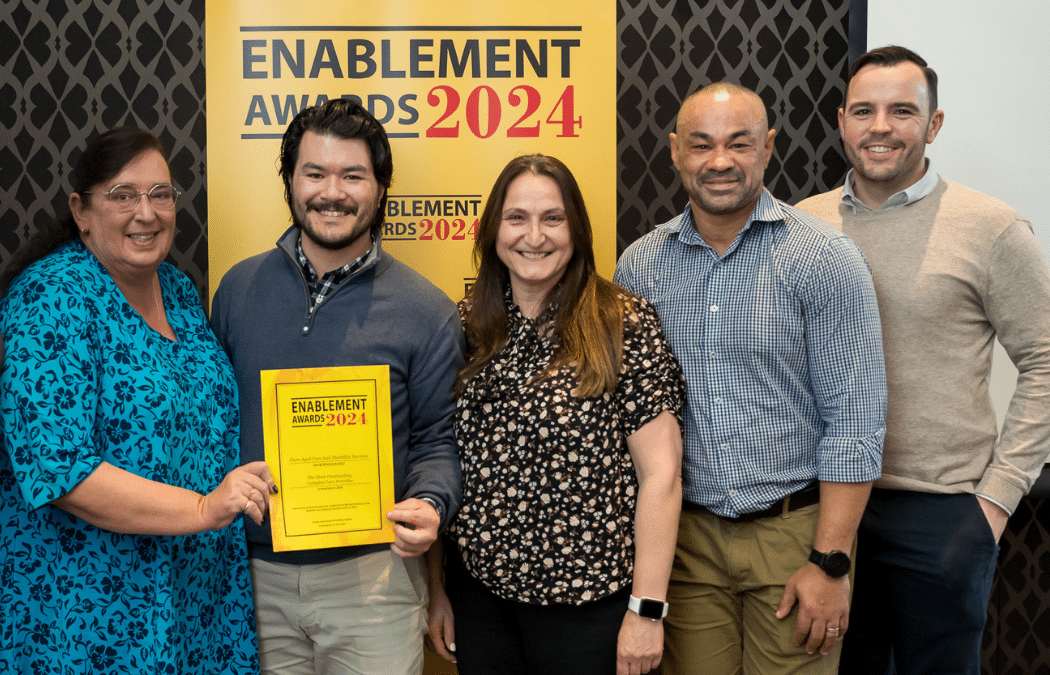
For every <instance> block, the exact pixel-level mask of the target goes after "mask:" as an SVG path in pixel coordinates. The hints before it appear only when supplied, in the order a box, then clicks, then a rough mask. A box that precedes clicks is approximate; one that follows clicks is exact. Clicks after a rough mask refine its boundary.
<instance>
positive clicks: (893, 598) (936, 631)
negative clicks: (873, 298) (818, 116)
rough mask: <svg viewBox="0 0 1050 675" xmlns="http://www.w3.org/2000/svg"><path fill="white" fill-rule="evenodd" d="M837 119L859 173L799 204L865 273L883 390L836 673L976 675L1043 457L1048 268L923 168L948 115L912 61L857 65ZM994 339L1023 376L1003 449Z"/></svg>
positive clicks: (1016, 220) (954, 187) (881, 56)
mask: <svg viewBox="0 0 1050 675" xmlns="http://www.w3.org/2000/svg"><path fill="white" fill-rule="evenodd" d="M838 120H839V131H840V132H841V133H842V140H843V145H844V147H845V150H846V155H847V157H848V158H849V160H850V162H851V163H852V165H853V169H852V171H850V172H849V173H848V174H847V176H846V183H845V185H844V186H843V187H842V188H839V189H836V190H832V191H831V192H827V193H825V194H822V195H818V196H816V197H811V198H809V199H806V200H804V201H803V202H802V203H800V204H799V205H798V207H799V208H800V209H802V210H804V211H808V212H809V213H812V214H813V215H815V216H817V217H818V218H821V219H823V220H826V221H828V222H830V223H832V224H833V225H835V226H836V227H839V228H840V229H842V230H843V231H844V232H845V233H846V234H848V235H849V236H850V237H851V238H852V239H853V240H854V241H855V242H856V243H857V245H858V246H859V247H860V249H861V251H863V253H864V255H865V257H866V258H867V259H868V263H869V264H870V265H871V269H872V274H873V276H874V279H875V291H876V295H877V296H878V302H879V312H880V314H881V317H882V326H883V343H884V349H885V357H886V378H887V386H888V390H889V406H888V411H887V419H886V426H887V433H886V441H885V446H884V450H883V464H882V477H881V478H880V479H879V480H878V481H876V483H875V489H874V490H873V492H872V495H871V498H870V500H869V502H868V507H867V509H866V511H865V514H864V518H863V521H862V523H861V526H860V529H859V531H858V535H857V536H858V553H857V561H856V570H857V585H856V591H855V595H854V599H853V606H852V609H851V612H850V624H849V635H848V637H847V638H846V639H845V644H844V648H843V652H842V660H841V667H840V673H848V674H849V675H855V674H857V673H861V674H864V673H878V674H879V675H884V674H887V673H890V672H892V669H893V668H894V667H895V668H896V672H897V673H898V674H899V675H915V674H918V673H930V672H945V673H965V674H971V673H972V674H973V675H978V674H979V673H980V644H981V635H982V632H983V627H984V622H985V614H986V607H987V604H988V595H989V592H990V589H991V582H992V575H993V572H994V569H995V560H996V556H997V554H998V551H999V547H998V540H999V537H1000V535H1001V534H1002V532H1003V529H1004V528H1005V526H1006V520H1007V518H1008V517H1009V515H1010V513H1012V512H1013V510H1014V508H1016V506H1017V504H1018V502H1019V501H1020V500H1021V498H1022V497H1023V496H1024V495H1025V493H1026V492H1027V491H1028V489H1029V488H1030V487H1031V485H1032V482H1033V481H1034V480H1035V478H1036V477H1037V476H1038V475H1039V472H1040V469H1041V468H1042V466H1043V463H1044V462H1045V461H1046V458H1047V452H1048V450H1050V270H1048V268H1047V263H1046V259H1045V258H1044V256H1043V253H1042V251H1041V249H1040V248H1039V245H1038V243H1037V242H1036V239H1035V236H1034V234H1033V233H1032V227H1031V225H1030V224H1029V223H1028V221H1026V220H1025V219H1024V218H1022V217H1021V216H1020V215H1018V214H1017V213H1016V212H1015V211H1014V210H1013V209H1011V208H1010V207H1009V206H1007V205H1006V204H1003V203H1002V202H1000V201H998V200H996V199H993V198H991V197H989V196H987V195H983V194H980V193H978V192H974V191H973V190H970V189H967V188H965V187H963V186H961V185H958V184H956V183H953V182H951V181H948V180H945V179H944V178H941V177H939V176H938V175H937V174H936V173H935V172H934V171H933V170H932V169H931V168H930V162H929V160H928V159H926V157H925V150H926V145H927V144H929V143H932V142H933V140H934V139H935V138H936V137H937V132H938V131H939V130H940V128H941V125H942V124H943V123H944V113H943V112H942V111H941V110H938V109H937V76H936V74H935V73H934V72H933V70H932V69H930V68H928V67H927V65H926V61H925V60H923V59H922V58H921V57H920V56H918V55H917V54H915V53H914V52H912V51H910V50H908V49H905V48H903V47H884V48H880V49H876V50H872V51H870V52H868V53H867V54H864V55H863V56H861V57H860V58H859V59H858V60H857V62H856V63H855V64H854V66H853V69H852V70H851V72H850V79H849V83H848V85H847V91H846V97H845V102H844V105H843V107H842V108H841V109H840V110H839V113H838ZM997 337H998V339H999V342H1000V343H1002V345H1003V347H1004V348H1005V349H1006V352H1007V354H1009V356H1010V359H1011V360H1012V361H1013V362H1014V365H1016V366H1017V368H1018V370H1019V373H1020V374H1019V376H1018V380H1017V388H1016V391H1015V393H1014V396H1013V399H1012V400H1011V402H1010V407H1009V410H1008V411H1007V415H1006V422H1005V425H1004V427H1003V430H1002V434H1001V435H999V434H997V427H996V419H995V414H994V412H993V410H992V406H991V401H990V399H989V395H988V375H989V371H990V368H991V357H992V345H993V342H994V340H995V339H996V338H997Z"/></svg>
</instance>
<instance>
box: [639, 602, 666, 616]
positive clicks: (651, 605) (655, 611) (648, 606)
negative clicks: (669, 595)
mask: <svg viewBox="0 0 1050 675" xmlns="http://www.w3.org/2000/svg"><path fill="white" fill-rule="evenodd" d="M638 616H641V617H645V618H646V619H662V618H664V603H662V602H660V601H659V600H651V599H649V598H643V599H642V601H641V602H640V603H639V605H638Z"/></svg>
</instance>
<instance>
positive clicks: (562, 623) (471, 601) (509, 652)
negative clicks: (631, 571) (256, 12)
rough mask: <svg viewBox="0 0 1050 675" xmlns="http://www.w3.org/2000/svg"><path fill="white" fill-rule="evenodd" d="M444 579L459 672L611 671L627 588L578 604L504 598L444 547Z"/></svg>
mask: <svg viewBox="0 0 1050 675" xmlns="http://www.w3.org/2000/svg"><path fill="white" fill-rule="evenodd" d="M447 550H448V565H447V569H446V584H445V587H446V589H447V590H448V596H449V600H450V601H451V603H452V611H453V613H454V615H455V626H456V662H457V668H458V670H459V673H460V675H558V674H559V673H564V674H565V675H570V674H571V675H588V674H593V675H614V674H615V673H616V640H617V637H618V636H619V632H620V626H621V624H622V623H623V617H624V614H625V613H626V612H627V600H628V597H629V596H630V590H629V589H624V590H622V591H619V592H617V593H615V594H614V595H611V596H608V597H606V598H602V599H601V600H595V601H593V602H587V603H584V604H582V605H530V604H526V603H521V602H511V601H508V600H504V599H502V598H500V597H498V596H496V595H494V594H493V593H492V592H491V591H489V590H488V589H486V588H485V587H484V586H483V585H482V584H481V583H480V582H478V581H477V580H475V579H474V578H473V577H471V576H470V574H469V573H468V572H467V571H466V570H465V569H464V568H463V564H462V562H461V561H460V560H459V552H458V551H457V550H456V548H455V547H454V546H450V547H449V548H448V549H447Z"/></svg>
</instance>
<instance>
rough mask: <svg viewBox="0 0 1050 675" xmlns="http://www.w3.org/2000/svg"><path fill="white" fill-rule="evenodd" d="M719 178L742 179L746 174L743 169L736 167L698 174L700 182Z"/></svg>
mask: <svg viewBox="0 0 1050 675" xmlns="http://www.w3.org/2000/svg"><path fill="white" fill-rule="evenodd" d="M719 178H731V179H733V180H737V181H741V182H743V181H744V178H746V176H745V175H744V172H743V171H740V170H738V169H727V170H726V171H705V172H703V173H702V174H700V182H701V183H706V182H707V181H709V180H716V179H719Z"/></svg>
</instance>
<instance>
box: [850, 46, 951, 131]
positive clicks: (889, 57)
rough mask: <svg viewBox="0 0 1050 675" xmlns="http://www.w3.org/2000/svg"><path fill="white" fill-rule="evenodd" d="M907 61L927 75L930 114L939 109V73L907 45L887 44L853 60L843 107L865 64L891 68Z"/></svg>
mask: <svg viewBox="0 0 1050 675" xmlns="http://www.w3.org/2000/svg"><path fill="white" fill-rule="evenodd" d="M905 62H908V63H914V64H915V65H917V66H918V67H919V68H921V69H922V74H923V75H925V76H926V89H927V90H929V92H930V114H931V115H932V114H933V113H934V111H935V110H937V73H936V72H934V70H933V68H930V67H929V66H928V65H927V64H926V59H924V58H922V57H921V56H919V55H918V54H916V53H915V52H913V51H912V50H910V49H908V48H907V47H901V46H899V45H887V46H885V47H879V48H878V49H872V50H870V51H868V52H866V53H864V54H861V55H860V57H858V58H857V60H856V61H854V62H853V66H852V67H851V68H850V70H849V80H848V81H847V82H846V91H845V92H844V93H843V95H842V107H843V108H845V107H846V99H847V98H849V83H850V82H852V81H853V78H854V77H856V76H857V73H859V72H860V69H861V68H864V67H865V66H878V67H879V68H889V67H891V66H896V65H898V64H900V63H905Z"/></svg>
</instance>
